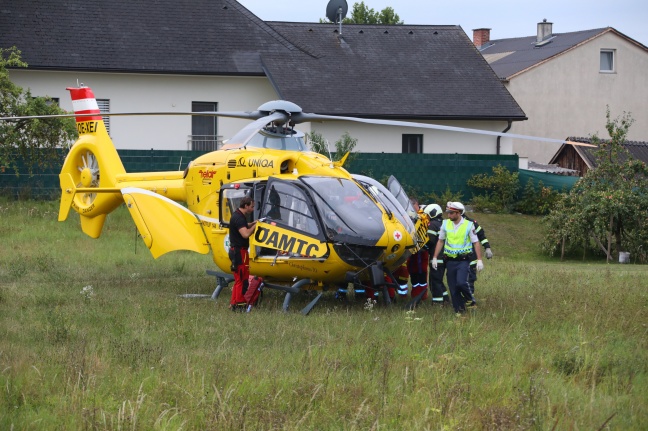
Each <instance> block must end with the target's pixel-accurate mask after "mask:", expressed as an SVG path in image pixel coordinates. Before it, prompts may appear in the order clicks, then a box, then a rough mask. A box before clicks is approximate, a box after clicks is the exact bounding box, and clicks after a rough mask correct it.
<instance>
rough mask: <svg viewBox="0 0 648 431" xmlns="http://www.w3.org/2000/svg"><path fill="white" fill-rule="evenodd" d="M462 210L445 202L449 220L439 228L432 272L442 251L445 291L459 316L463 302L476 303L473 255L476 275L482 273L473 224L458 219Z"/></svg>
mask: <svg viewBox="0 0 648 431" xmlns="http://www.w3.org/2000/svg"><path fill="white" fill-rule="evenodd" d="M464 211H465V208H464V206H463V204H462V203H461V202H448V203H447V204H446V213H447V214H448V219H447V220H446V221H444V222H443V224H442V225H441V230H440V231H439V241H438V242H437V245H436V247H435V249H434V254H433V258H432V268H434V269H437V268H438V261H437V258H438V256H439V254H440V253H441V250H443V260H444V261H445V265H446V277H447V280H448V289H449V290H450V295H451V296H452V306H453V308H454V310H455V313H457V315H458V316H460V315H461V313H464V312H465V311H466V298H468V300H469V301H470V304H471V305H472V306H476V305H477V303H476V302H475V299H474V297H473V295H472V293H471V292H470V284H469V281H468V278H469V276H470V260H471V259H470V258H471V254H472V253H473V251H474V252H475V254H476V255H477V266H476V269H477V271H481V270H482V269H484V263H483V262H482V252H481V245H480V243H479V239H478V238H477V234H476V233H475V228H474V225H473V223H472V222H470V221H468V220H466V219H465V218H463V216H462V215H461V214H462V213H463V212H464Z"/></svg>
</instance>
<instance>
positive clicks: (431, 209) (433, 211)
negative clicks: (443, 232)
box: [423, 204, 443, 218]
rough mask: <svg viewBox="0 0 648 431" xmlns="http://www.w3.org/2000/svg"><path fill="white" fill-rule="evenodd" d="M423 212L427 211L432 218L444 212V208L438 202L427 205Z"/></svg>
mask: <svg viewBox="0 0 648 431" xmlns="http://www.w3.org/2000/svg"><path fill="white" fill-rule="evenodd" d="M423 212H425V214H427V215H429V216H430V218H437V217H438V216H440V215H441V214H443V210H442V209H441V207H440V206H439V205H437V204H429V205H426V206H425V209H424V210H423Z"/></svg>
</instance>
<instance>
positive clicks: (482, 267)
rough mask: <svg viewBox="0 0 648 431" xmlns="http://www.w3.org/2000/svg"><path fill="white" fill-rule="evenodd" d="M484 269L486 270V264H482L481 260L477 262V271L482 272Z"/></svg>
mask: <svg viewBox="0 0 648 431" xmlns="http://www.w3.org/2000/svg"><path fill="white" fill-rule="evenodd" d="M482 269H484V262H482V261H481V260H478V261H477V271H481V270H482Z"/></svg>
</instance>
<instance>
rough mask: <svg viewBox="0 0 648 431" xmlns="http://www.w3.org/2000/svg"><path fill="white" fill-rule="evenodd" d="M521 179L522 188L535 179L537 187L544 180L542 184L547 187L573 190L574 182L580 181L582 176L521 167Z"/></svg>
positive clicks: (558, 189) (534, 183)
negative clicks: (570, 175) (536, 170)
mask: <svg viewBox="0 0 648 431" xmlns="http://www.w3.org/2000/svg"><path fill="white" fill-rule="evenodd" d="M519 179H520V187H521V189H524V187H525V186H526V185H527V183H528V182H529V180H531V181H533V185H534V186H535V187H537V186H538V183H539V182H540V181H542V184H543V185H544V186H545V187H551V188H552V189H554V190H556V191H559V192H562V191H563V190H564V191H569V190H571V188H572V187H574V184H576V181H578V180H579V179H580V177H569V176H566V175H556V174H550V173H548V172H535V171H529V170H526V169H520V176H519Z"/></svg>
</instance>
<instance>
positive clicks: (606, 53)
mask: <svg viewBox="0 0 648 431" xmlns="http://www.w3.org/2000/svg"><path fill="white" fill-rule="evenodd" d="M600 71H601V72H606V73H612V72H614V50H613V49H602V50H601V70H600Z"/></svg>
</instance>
